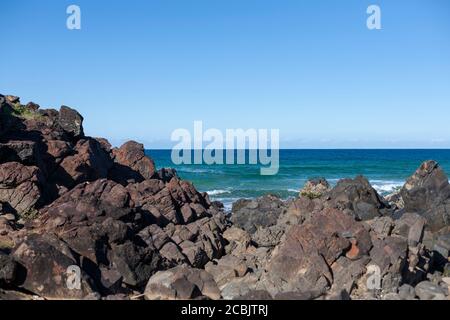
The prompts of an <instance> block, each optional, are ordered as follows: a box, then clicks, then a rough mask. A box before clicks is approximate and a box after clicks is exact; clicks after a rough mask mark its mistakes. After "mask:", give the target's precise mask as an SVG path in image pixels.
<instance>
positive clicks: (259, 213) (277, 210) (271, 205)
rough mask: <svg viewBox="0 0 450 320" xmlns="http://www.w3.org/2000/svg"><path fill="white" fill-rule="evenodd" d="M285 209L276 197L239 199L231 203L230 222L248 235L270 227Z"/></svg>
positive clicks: (283, 204)
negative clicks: (260, 228) (259, 228)
mask: <svg viewBox="0 0 450 320" xmlns="http://www.w3.org/2000/svg"><path fill="white" fill-rule="evenodd" d="M285 209H286V206H285V203H284V202H283V201H282V200H281V199H279V198H278V197H276V196H273V195H267V196H263V197H260V198H257V199H253V200H246V199H241V200H238V201H237V202H235V203H233V208H232V216H231V221H232V222H233V223H234V224H235V225H237V226H239V227H241V228H242V229H244V230H247V231H248V232H250V233H254V232H256V230H257V228H258V227H270V226H273V225H275V224H276V223H277V220H278V217H279V216H280V215H281V214H282V213H283V211H284V210H285Z"/></svg>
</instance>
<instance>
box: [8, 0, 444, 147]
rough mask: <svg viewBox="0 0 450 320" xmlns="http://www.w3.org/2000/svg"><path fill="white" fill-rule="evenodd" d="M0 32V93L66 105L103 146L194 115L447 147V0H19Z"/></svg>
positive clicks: (294, 131)
mask: <svg viewBox="0 0 450 320" xmlns="http://www.w3.org/2000/svg"><path fill="white" fill-rule="evenodd" d="M70 4H76V5H79V6H80V8H81V12H82V29H81V30H68V29H67V28H66V18H67V14H66V8H67V6H68V5H70ZM371 4H377V5H379V6H380V7H381V12H382V30H368V29H367V28H366V19H367V17H368V15H367V14H366V9H367V7H368V6H369V5H371ZM0 35H1V37H2V39H3V42H2V47H1V53H0V69H1V72H0V92H1V93H3V94H15V95H19V96H20V97H21V98H22V101H23V102H27V101H30V100H33V101H35V102H37V103H39V104H40V105H41V106H42V107H54V108H59V106H60V105H61V104H66V105H69V106H72V107H75V108H76V109H78V110H79V111H80V113H82V114H83V115H84V117H85V132H86V133H87V134H89V135H91V136H104V137H106V138H108V139H109V140H110V141H111V142H112V143H113V144H119V143H121V142H123V141H124V140H127V139H136V140H139V141H142V142H144V143H145V145H146V147H147V148H161V147H171V146H172V145H174V143H172V142H170V134H171V132H172V131H173V130H174V129H177V128H187V129H190V130H191V131H192V130H193V122H194V121H195V120H202V121H203V122H204V126H205V127H206V128H219V129H222V130H224V129H226V128H244V129H245V128H267V129H270V128H279V129H280V138H281V146H282V147H298V148H311V147H313V148H341V147H342V148H352V147H354V148H376V147H388V148H391V147H392V148H395V147H400V148H404V147H427V148H433V147H446V148H448V147H450V125H449V120H450V2H449V1H448V0H408V1H405V0H396V1H375V0H373V1H365V0H346V1H334V0H328V1H325V0H314V1H313V0H308V1H306V0H305V1H299V0H292V1H291V0H221V1H219V0H148V1H133V0H129V1H122V0H116V1H100V0H96V1H92V0H90V1H87V0H72V1H65V0H58V1H50V0H49V1H32V0H29V1H25V0H17V1H9V2H3V3H2V4H1V10H0Z"/></svg>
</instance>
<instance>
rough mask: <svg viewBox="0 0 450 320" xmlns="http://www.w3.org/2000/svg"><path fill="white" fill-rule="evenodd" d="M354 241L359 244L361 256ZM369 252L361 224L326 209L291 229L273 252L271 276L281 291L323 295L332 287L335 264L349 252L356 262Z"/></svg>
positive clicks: (367, 236)
mask: <svg viewBox="0 0 450 320" xmlns="http://www.w3.org/2000/svg"><path fill="white" fill-rule="evenodd" d="M351 241H354V242H357V243H359V247H358V252H355V251H356V249H355V248H352V243H351ZM370 248H371V241H370V236H369V233H368V231H367V230H366V229H364V227H363V225H362V224H361V223H360V222H356V221H354V220H353V218H352V217H351V216H349V215H347V214H345V213H343V212H342V211H339V210H335V209H327V210H324V211H322V212H321V213H318V214H316V215H315V216H313V217H312V218H311V219H310V220H309V221H308V222H306V223H304V224H303V225H299V226H292V227H291V228H290V230H289V231H288V232H287V234H286V239H285V241H284V242H283V243H282V244H281V245H280V246H279V247H278V248H277V249H275V251H274V254H273V256H272V259H271V261H270V262H269V265H268V276H269V279H270V281H271V282H272V283H273V285H274V286H275V287H277V288H278V290H279V291H284V292H289V291H313V292H316V293H320V292H324V291H325V290H326V288H328V287H330V286H331V284H332V283H333V276H332V274H331V273H330V266H331V265H332V263H333V262H335V261H336V260H337V259H338V258H339V257H340V256H342V255H345V254H346V253H347V252H350V255H352V256H353V258H354V259H356V258H357V257H358V256H363V255H367V254H368V252H369V249H370ZM349 250H350V251H349Z"/></svg>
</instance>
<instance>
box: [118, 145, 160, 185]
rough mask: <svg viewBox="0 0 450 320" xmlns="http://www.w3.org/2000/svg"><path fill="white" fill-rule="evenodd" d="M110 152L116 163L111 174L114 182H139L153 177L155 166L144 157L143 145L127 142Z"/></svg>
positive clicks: (150, 160)
mask: <svg viewBox="0 0 450 320" xmlns="http://www.w3.org/2000/svg"><path fill="white" fill-rule="evenodd" d="M112 152H113V155H114V161H115V162H116V165H115V167H114V169H113V172H112V176H113V177H114V178H115V180H120V181H122V182H124V181H134V182H141V181H143V180H145V179H151V178H152V177H153V176H154V175H155V164H154V163H153V160H152V159H150V158H149V157H147V156H146V155H145V152H144V145H143V144H141V143H137V142H135V141H128V142H126V143H124V144H123V145H122V146H121V147H120V148H116V149H113V151H112Z"/></svg>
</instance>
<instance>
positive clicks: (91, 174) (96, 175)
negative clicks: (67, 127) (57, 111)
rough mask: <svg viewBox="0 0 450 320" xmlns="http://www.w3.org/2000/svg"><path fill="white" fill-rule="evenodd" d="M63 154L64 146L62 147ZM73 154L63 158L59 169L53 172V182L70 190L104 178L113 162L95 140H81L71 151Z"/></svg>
mask: <svg viewBox="0 0 450 320" xmlns="http://www.w3.org/2000/svg"><path fill="white" fill-rule="evenodd" d="M62 148H63V151H62V152H64V145H62ZM73 152H74V154H73V155H70V156H67V157H65V158H64V159H63V160H62V162H61V164H60V166H59V169H58V170H57V171H56V172H55V175H54V180H56V181H57V182H58V183H60V184H62V185H64V186H66V187H68V188H72V187H73V186H75V185H76V184H79V183H82V182H85V181H94V180H97V179H102V178H106V177H107V175H108V170H109V169H110V168H111V167H112V165H113V162H112V160H111V158H110V157H109V155H108V154H107V153H106V152H105V151H104V149H103V148H102V146H101V145H100V143H99V142H98V141H97V140H95V139H81V140H79V141H78V142H77V144H76V145H75V147H74V149H73Z"/></svg>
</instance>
